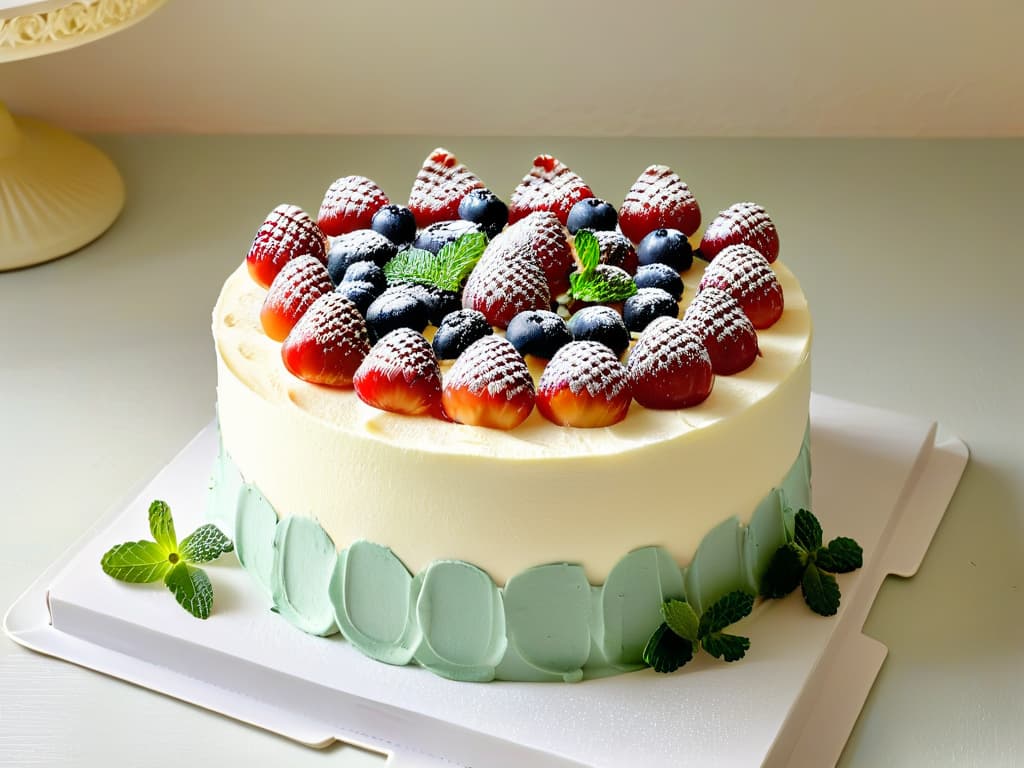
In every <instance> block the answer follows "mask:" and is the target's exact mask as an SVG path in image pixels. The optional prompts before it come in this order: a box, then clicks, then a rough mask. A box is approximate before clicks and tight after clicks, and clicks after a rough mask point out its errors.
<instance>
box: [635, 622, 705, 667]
mask: <svg viewBox="0 0 1024 768" xmlns="http://www.w3.org/2000/svg"><path fill="white" fill-rule="evenodd" d="M692 658H693V642H692V641H690V640H687V639H686V638H685V637H680V636H679V635H677V634H676V633H675V632H673V631H672V630H671V629H670V628H669V626H668V624H662V625H661V626H660V627H658V628H657V629H656V630H654V634H653V635H651V639H650V640H648V641H647V645H646V646H645V647H644V663H645V664H646V665H647V666H649V667H653V669H654V671H655V672H675V671H676V670H677V669H679V668H680V667H682V666H684V665H686V664H687V662H689V661H690V659H692Z"/></svg>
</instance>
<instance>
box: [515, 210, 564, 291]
mask: <svg viewBox="0 0 1024 768" xmlns="http://www.w3.org/2000/svg"><path fill="white" fill-rule="evenodd" d="M501 236H508V237H519V238H522V239H523V240H524V241H526V242H527V243H528V244H529V247H530V249H531V250H532V251H533V255H534V256H535V257H536V258H537V263H538V264H540V268H541V269H542V270H544V275H545V277H547V280H548V291H549V292H550V294H551V297H552V298H555V297H556V296H560V295H562V294H563V293H565V292H566V291H568V290H569V273H570V272H572V271H573V269H575V267H576V259H575V258H574V257H573V254H572V246H571V245H569V235H568V233H567V232H566V229H565V227H563V226H562V222H560V221H559V220H558V216H556V215H555V214H554V213H552V212H551V211H534V212H533V213H531V214H530V215H529V216H527V217H526V218H524V219H520V220H519V221H518V222H517V223H515V224H513V225H512V226H511V227H509V228H508V230H507V231H506V232H505V233H504V235H501Z"/></svg>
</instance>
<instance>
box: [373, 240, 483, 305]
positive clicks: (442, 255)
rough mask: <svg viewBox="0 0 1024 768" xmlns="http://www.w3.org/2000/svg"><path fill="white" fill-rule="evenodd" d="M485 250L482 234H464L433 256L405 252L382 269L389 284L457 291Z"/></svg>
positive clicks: (419, 251)
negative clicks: (417, 285)
mask: <svg viewBox="0 0 1024 768" xmlns="http://www.w3.org/2000/svg"><path fill="white" fill-rule="evenodd" d="M486 247H487V235H485V234H484V233H483V232H467V233H466V234H464V235H462V236H461V237H459V239H458V240H456V241H455V242H453V243H448V244H447V245H445V246H444V247H443V248H442V249H441V250H440V251H438V252H437V254H436V255H435V254H433V253H431V252H430V251H424V250H422V249H420V248H407V249H405V250H404V251H399V252H398V253H397V254H395V255H394V256H393V257H392V258H391V260H390V261H388V263H387V264H385V265H384V276H385V277H386V278H387V279H388V282H389V283H401V282H406V283H420V284H421V285H432V286H435V287H437V288H440V289H441V290H443V291H458V290H459V289H460V288H461V287H462V283H463V282H464V281H465V279H466V278H467V277H469V273H470V272H472V271H473V267H475V266H476V264H477V262H478V261H480V257H481V256H483V253H484V249H485V248H486Z"/></svg>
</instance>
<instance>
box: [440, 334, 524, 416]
mask: <svg viewBox="0 0 1024 768" xmlns="http://www.w3.org/2000/svg"><path fill="white" fill-rule="evenodd" d="M535 399H536V394H535V393H534V390H533V377H531V376H530V369H529V368H527V367H526V363H525V362H524V361H523V358H522V356H520V354H519V353H518V352H516V348H515V347H513V346H512V344H511V343H510V342H509V341H508V340H507V339H505V338H503V337H501V336H484V337H483V338H482V339H478V340H477V341H474V342H473V343H472V344H470V345H469V347H467V348H466V351H465V352H463V353H462V354H461V355H459V357H458V359H457V360H456V361H455V364H454V365H452V367H451V370H450V371H448V375H447V376H446V377H445V380H444V390H443V391H442V393H441V404H442V406H443V407H444V412H445V414H446V415H447V416H448V418H450V419H451V420H452V421H457V422H459V423H460V424H471V425H473V426H477V427H491V428H494V429H513V428H515V427H517V426H519V425H520V424H522V423H523V422H524V421H525V420H526V417H527V416H529V415H530V411H532V410H533V403H534V401H535Z"/></svg>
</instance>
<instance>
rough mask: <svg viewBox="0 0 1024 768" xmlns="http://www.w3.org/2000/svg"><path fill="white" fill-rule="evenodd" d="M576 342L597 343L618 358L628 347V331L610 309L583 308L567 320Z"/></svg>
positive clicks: (616, 314) (600, 307)
mask: <svg viewBox="0 0 1024 768" xmlns="http://www.w3.org/2000/svg"><path fill="white" fill-rule="evenodd" d="M569 330H570V331H571V332H572V337H573V339H575V340H576V341H599V342H601V343H602V344H604V345H605V346H606V347H608V348H609V349H611V351H612V352H614V353H615V354H616V355H618V356H619V357H621V356H622V353H623V352H625V351H626V347H628V346H629V329H628V328H626V324H625V323H624V322H623V321H622V318H621V317H620V316H619V313H618V312H616V311H615V310H614V309H612V308H611V307H603V306H594V307H584V308H583V309H581V310H580V311H579V312H577V313H576V314H575V315H573V316H572V317H570V318H569Z"/></svg>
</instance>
